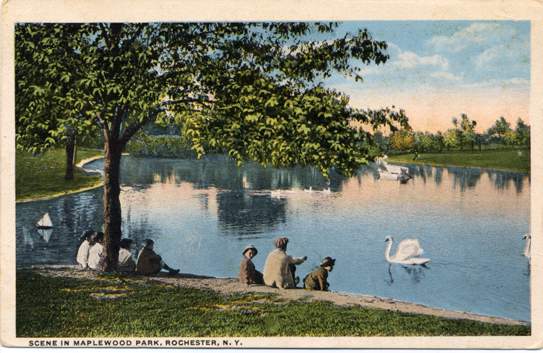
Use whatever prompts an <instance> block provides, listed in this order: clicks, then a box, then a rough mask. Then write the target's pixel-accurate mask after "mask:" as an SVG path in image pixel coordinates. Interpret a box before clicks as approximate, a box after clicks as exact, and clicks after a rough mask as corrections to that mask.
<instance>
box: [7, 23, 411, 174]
mask: <svg viewBox="0 0 543 353" xmlns="http://www.w3.org/2000/svg"><path fill="white" fill-rule="evenodd" d="M337 27H338V24H337V23H130V24H121V23H84V24H41V23H25V24H18V25H17V26H16V80H17V82H16V87H17V88H16V90H17V91H16V94H17V98H16V109H17V112H16V113H17V114H16V115H17V141H18V143H20V144H21V145H33V146H39V147H43V146H47V145H48V144H52V143H54V142H55V141H56V140H57V139H58V137H59V136H62V134H63V131H64V130H65V128H66V126H73V127H75V128H77V129H78V130H80V131H82V132H84V131H89V130H91V129H93V128H99V129H101V130H102V131H103V134H104V139H105V141H106V144H116V145H118V146H121V147H122V146H124V145H125V144H126V143H127V142H128V141H129V140H130V138H131V137H132V136H133V135H134V134H135V133H136V132H137V131H138V130H140V129H141V128H142V127H143V126H144V125H145V124H146V123H148V122H151V121H155V122H171V121H176V122H178V123H181V124H182V125H183V133H184V134H185V135H186V136H187V137H188V139H189V141H190V143H191V144H192V148H193V150H194V151H195V152H196V153H197V155H198V156H202V155H204V154H205V153H206V152H208V151H209V150H212V149H213V150H217V149H218V150H223V151H225V152H227V153H228V154H229V155H230V156H231V157H233V158H235V159H236V160H237V161H238V162H240V163H241V162H242V161H243V160H246V159H251V160H255V161H258V162H260V163H262V164H269V165H274V166H280V165H281V166H283V165H284V166H290V165H295V164H299V165H315V166H317V167H319V168H320V169H321V171H323V173H325V174H326V173H327V172H328V170H329V169H330V168H335V169H336V170H337V171H338V172H340V173H343V174H351V173H352V172H353V171H354V170H355V169H356V168H357V167H358V166H359V165H360V164H363V163H365V162H367V160H368V158H372V156H371V153H370V152H369V151H370V149H371V146H372V145H373V139H372V134H371V132H372V131H374V130H375V129H377V128H379V127H382V126H387V127H389V128H390V129H391V130H392V131H394V130H395V129H396V128H397V127H406V126H407V125H408V123H407V117H406V116H405V115H404V113H403V111H401V110H400V111H396V110H395V109H388V108H386V109H382V110H377V111H369V110H359V109H354V108H352V107H350V106H349V100H348V97H347V96H345V95H344V94H342V93H341V92H338V91H336V90H333V89H330V88H325V87H324V85H323V82H324V80H325V79H326V78H329V77H331V76H332V74H334V73H339V74H342V75H344V76H346V77H350V78H353V79H354V80H356V81H361V80H362V77H361V76H360V69H361V66H362V65H365V64H370V63H376V64H383V63H385V62H386V61H387V59H388V58H389V57H388V54H387V53H386V49H387V44H386V43H385V42H383V41H377V40H375V39H373V38H372V36H371V35H370V34H369V33H368V31H367V30H365V29H361V30H359V31H358V32H356V33H347V34H345V35H342V36H339V37H338V36H335V33H334V31H335V30H336V29H337ZM315 34H316V35H317V36H319V35H320V36H321V37H322V36H326V37H330V38H334V39H328V40H320V39H319V40H318V39H315V38H316V37H317V36H315ZM353 126H358V128H353ZM360 126H362V127H363V128H360ZM366 130H367V131H366Z"/></svg>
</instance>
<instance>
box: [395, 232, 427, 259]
mask: <svg viewBox="0 0 543 353" xmlns="http://www.w3.org/2000/svg"><path fill="white" fill-rule="evenodd" d="M393 241H394V238H392V237H391V236H388V237H386V238H385V242H386V243H387V246H386V249H385V259H386V260H387V262H390V263H394V264H402V265H424V264H427V263H428V262H430V259H427V258H423V257H419V256H420V255H422V253H423V252H424V250H422V248H421V247H420V244H419V241H418V240H417V239H404V240H402V241H400V243H399V244H398V248H397V250H396V253H395V254H394V255H390V250H391V249H392V242H393Z"/></svg>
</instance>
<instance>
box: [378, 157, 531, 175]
mask: <svg viewBox="0 0 543 353" xmlns="http://www.w3.org/2000/svg"><path fill="white" fill-rule="evenodd" d="M389 160H390V163H389V164H397V165H402V164H416V165H426V166H430V167H439V168H448V167H454V168H469V169H481V170H490V171H496V172H509V173H518V174H525V175H530V171H522V170H519V169H507V168H489V167H477V166H473V165H459V164H449V163H436V162H421V161H417V160H414V161H400V160H394V158H390V157H389Z"/></svg>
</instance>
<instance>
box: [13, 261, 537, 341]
mask: <svg viewBox="0 0 543 353" xmlns="http://www.w3.org/2000/svg"><path fill="white" fill-rule="evenodd" d="M16 292H17V294H16V300H17V305H16V315H17V317H16V332H17V336H18V337H97V336H100V337H114V336H116V337H143V336H148V337H167V336H170V337H176V336H177V337H187V336H241V337H246V336H419V335H430V336H443V335H447V336H474V335H500V336H502V335H508V336H509V335H530V327H529V326H521V325H518V326H509V325H496V324H488V323H481V322H477V321H469V320H451V319H444V318H439V317H434V316H428V315H415V314H405V313H399V312H394V311H387V310H381V309H368V308H363V307H359V306H351V307H345V306H337V305H334V304H331V303H327V302H307V301H285V300H279V299H277V298H276V297H274V296H273V295H270V294H260V293H258V294H257V293H247V294H234V295H230V296H225V295H221V294H218V293H217V292H213V291H210V290H201V289H192V288H184V287H178V286H173V285H167V284H161V283H158V282H152V281H147V280H145V279H141V278H138V277H120V276H117V275H101V276H100V277H99V278H98V279H90V278H89V279H77V278H65V277H50V276H49V275H48V276H47V277H46V276H43V275H41V274H38V273H36V272H34V271H32V270H19V271H18V272H17V290H16ZM36 293H40V295H36ZM104 293H109V294H111V293H116V294H114V295H118V296H119V297H118V298H116V299H109V300H97V299H94V297H93V296H98V297H100V296H103V295H104Z"/></svg>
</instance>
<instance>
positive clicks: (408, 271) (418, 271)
mask: <svg viewBox="0 0 543 353" xmlns="http://www.w3.org/2000/svg"><path fill="white" fill-rule="evenodd" d="M393 267H394V268H397V269H398V270H395V271H396V272H395V275H403V276H404V277H406V278H408V279H409V281H410V282H411V283H413V284H418V283H420V282H421V281H422V280H423V279H424V277H425V271H427V270H429V267H428V266H403V265H396V266H393V265H392V264H388V267H387V276H386V278H385V283H386V284H387V285H389V286H392V285H393V284H394V275H393ZM399 270H402V271H403V272H402V271H399ZM398 272H402V273H398ZM397 285H401V284H400V283H398V284H397Z"/></svg>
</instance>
